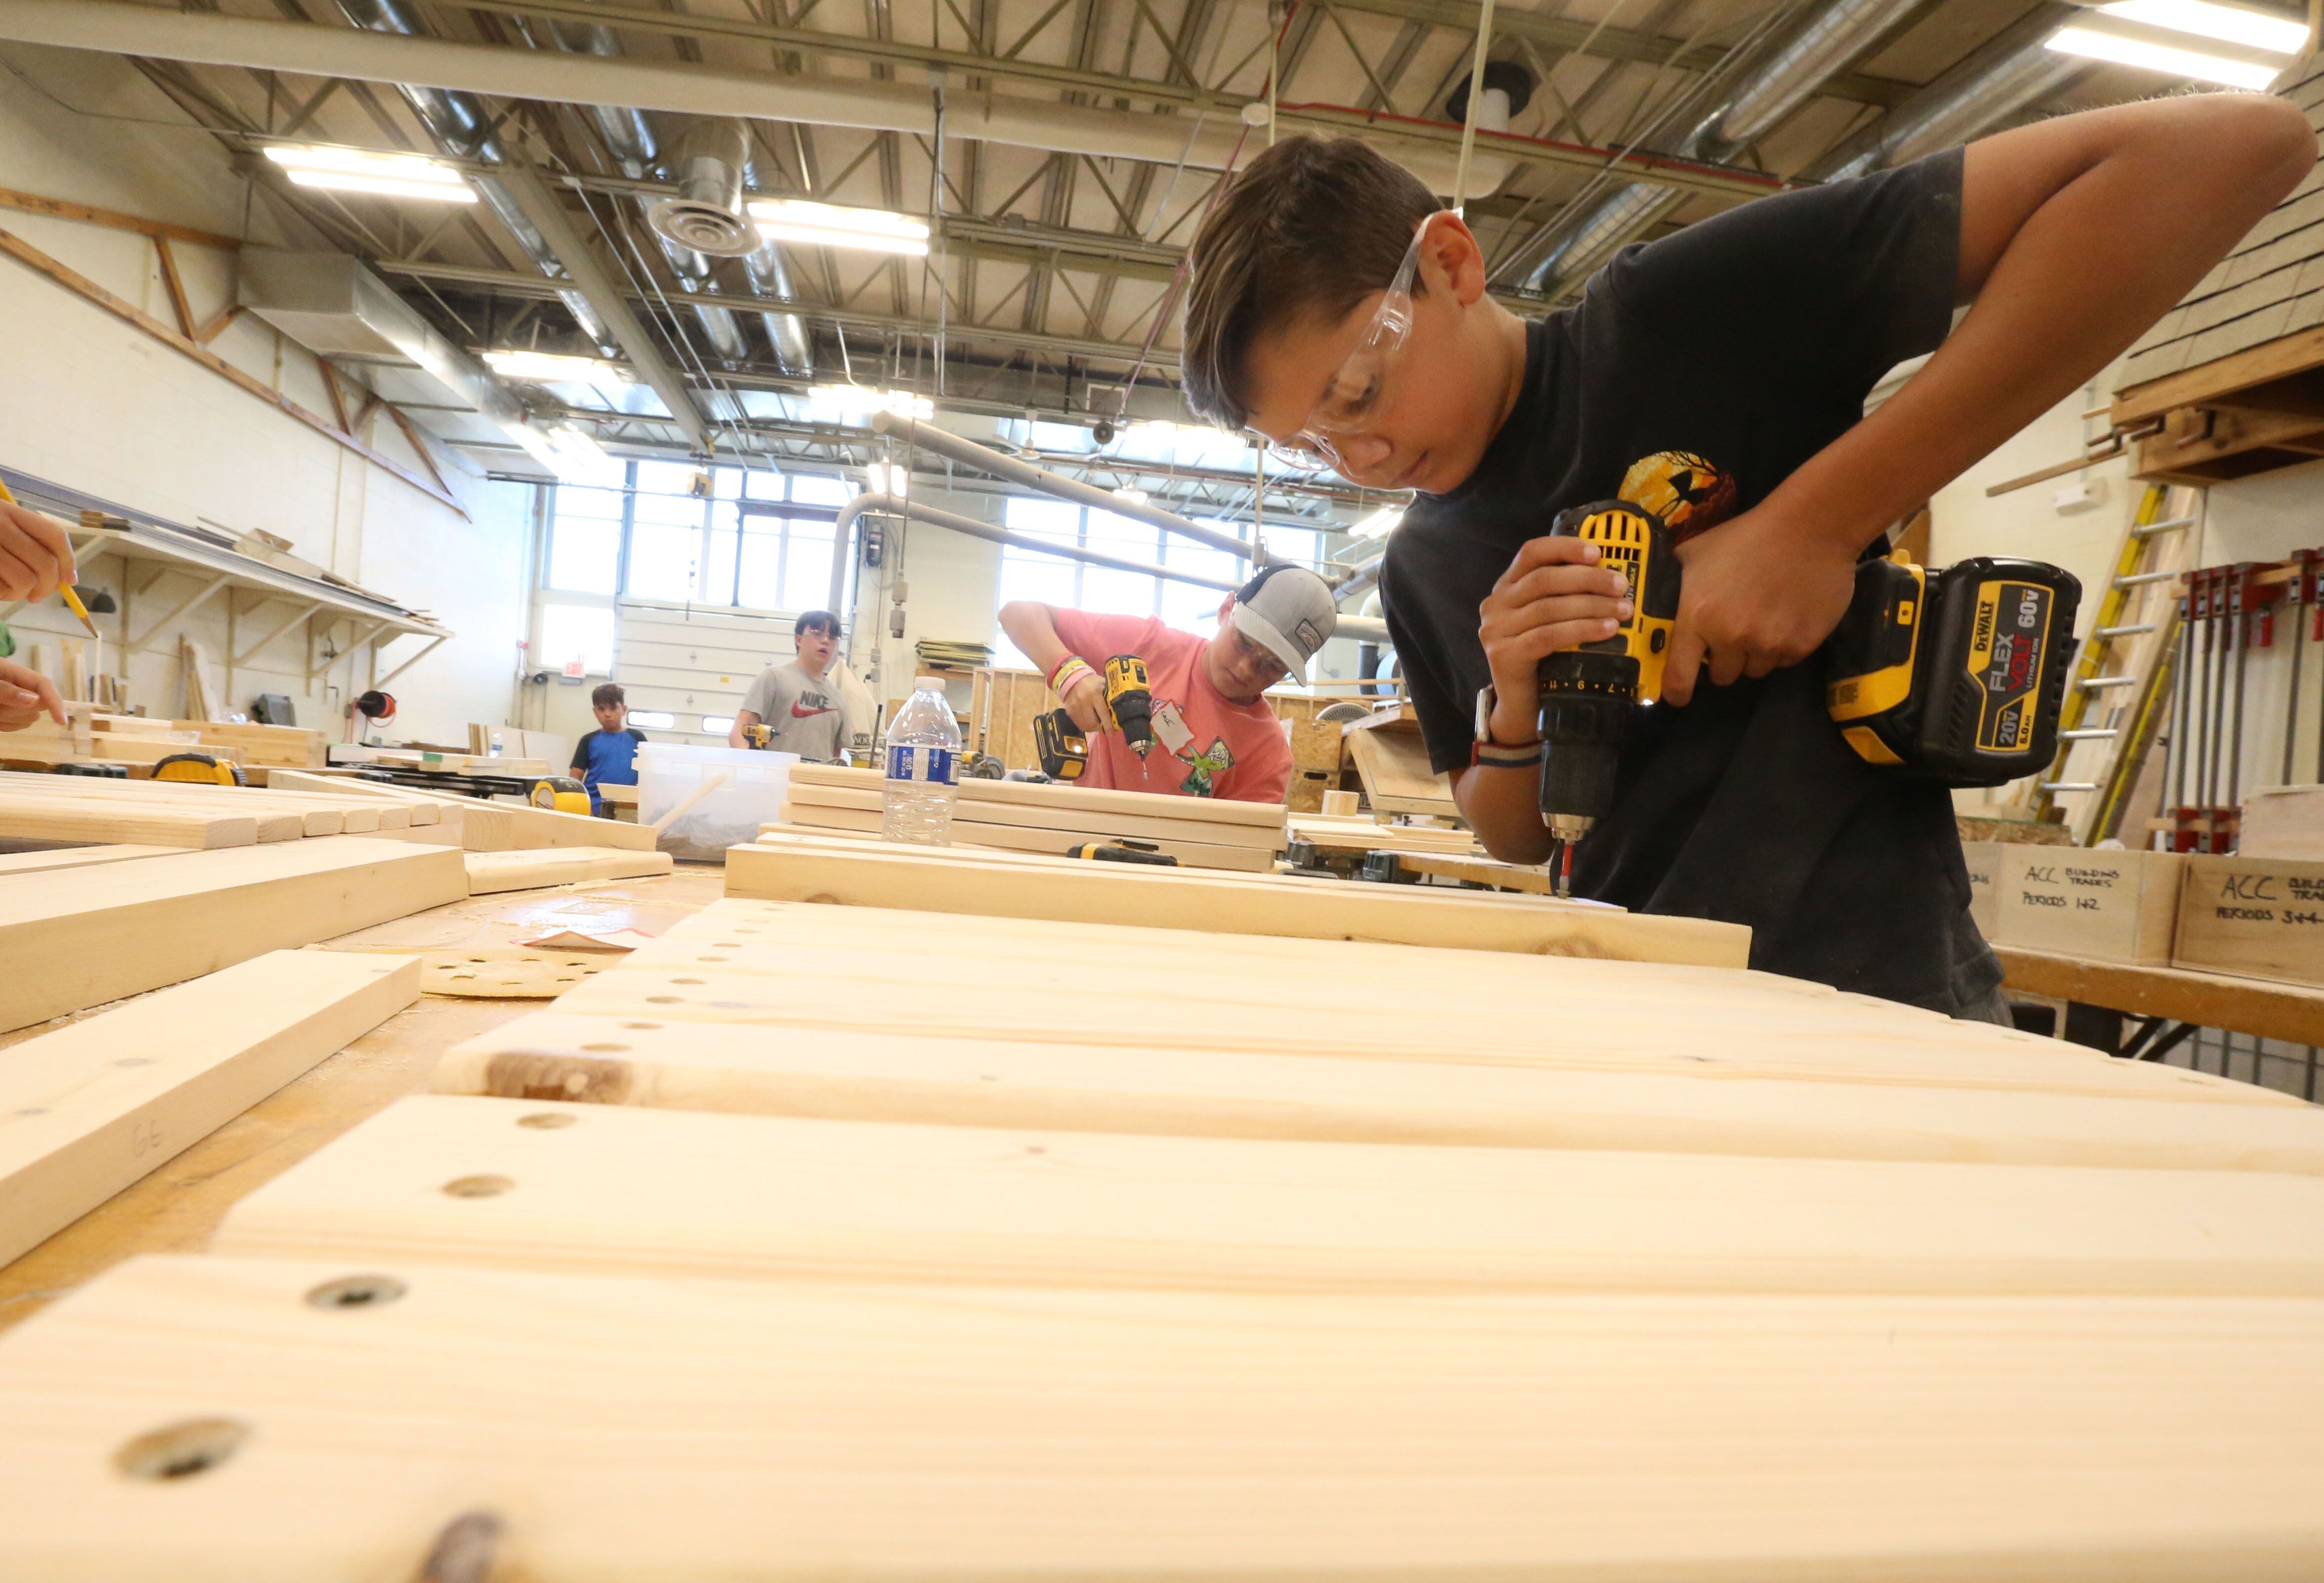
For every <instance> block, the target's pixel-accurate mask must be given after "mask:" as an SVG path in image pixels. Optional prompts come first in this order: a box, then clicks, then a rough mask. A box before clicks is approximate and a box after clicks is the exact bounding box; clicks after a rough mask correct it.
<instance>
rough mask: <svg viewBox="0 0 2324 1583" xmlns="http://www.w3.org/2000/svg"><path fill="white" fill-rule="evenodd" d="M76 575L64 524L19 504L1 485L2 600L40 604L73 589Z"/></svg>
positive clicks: (0, 589) (0, 558) (0, 585)
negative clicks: (67, 589) (21, 600)
mask: <svg viewBox="0 0 2324 1583" xmlns="http://www.w3.org/2000/svg"><path fill="white" fill-rule="evenodd" d="M75 575H76V569H75V567H74V566H73V552H72V541H71V540H70V539H69V538H68V537H67V536H66V534H65V526H64V524H63V523H60V522H58V521H57V520H56V519H55V518H54V517H51V516H43V515H42V514H41V513H39V512H37V511H28V510H26V509H25V508H24V507H23V506H21V505H16V504H15V503H14V501H13V500H11V499H10V498H9V497H8V492H7V486H5V485H0V600H7V599H23V600H26V601H28V602H30V603H32V604H35V605H37V604H39V603H41V602H42V600H44V599H47V598H49V597H51V596H53V595H54V594H55V593H56V592H57V591H58V590H59V589H60V588H70V587H71V586H72V583H73V579H74V577H75Z"/></svg>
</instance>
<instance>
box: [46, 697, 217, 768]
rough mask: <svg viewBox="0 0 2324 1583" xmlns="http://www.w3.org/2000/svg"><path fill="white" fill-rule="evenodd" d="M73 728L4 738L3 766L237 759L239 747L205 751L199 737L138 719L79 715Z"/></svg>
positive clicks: (170, 724)
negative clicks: (197, 756)
mask: <svg viewBox="0 0 2324 1583" xmlns="http://www.w3.org/2000/svg"><path fill="white" fill-rule="evenodd" d="M71 718H72V725H71V726H70V727H59V726H58V725H57V724H56V723H55V722H54V721H52V720H49V719H45V718H43V719H40V720H36V721H34V722H33V723H32V725H31V726H29V727H25V728H24V729H23V730H22V731H10V732H7V733H5V734H0V764H39V765H50V764H153V763H156V762H157V761H159V760H161V759H165V758H169V757H171V755H173V754H180V753H193V752H201V753H207V754H210V755H211V756H212V757H213V758H224V759H235V760H239V759H240V757H241V749H240V748H239V747H237V746H235V745H231V744H229V745H223V746H218V747H207V746H203V745H201V738H200V737H199V736H198V735H197V734H196V733H195V732H194V731H192V730H190V729H188V730H180V729H179V728H178V727H177V726H176V724H175V723H174V722H171V721H167V720H147V719H143V718H141V717H138V716H135V715H111V714H101V713H93V712H83V711H80V710H75V711H73V712H72V715H71Z"/></svg>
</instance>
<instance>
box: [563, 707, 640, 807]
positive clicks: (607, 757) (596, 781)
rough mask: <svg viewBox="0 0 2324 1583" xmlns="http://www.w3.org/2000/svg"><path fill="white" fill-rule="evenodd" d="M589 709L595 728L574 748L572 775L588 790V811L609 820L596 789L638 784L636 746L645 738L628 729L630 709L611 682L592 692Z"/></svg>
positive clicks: (638, 732)
mask: <svg viewBox="0 0 2324 1583" xmlns="http://www.w3.org/2000/svg"><path fill="white" fill-rule="evenodd" d="M589 707H590V708H594V709H595V710H596V711H597V729H596V730H595V731H592V732H590V733H589V735H588V736H584V737H583V738H582V739H581V740H580V741H578V742H576V743H575V744H574V745H573V773H575V774H576V775H578V776H580V777H581V784H582V785H584V786H586V787H587V788H588V789H589V811H590V812H592V813H594V814H595V815H596V816H597V817H598V818H599V819H611V818H613V812H612V810H610V809H608V808H607V807H606V805H605V800H604V798H602V797H600V796H598V795H597V788H598V787H600V786H634V785H636V784H637V783H638V764H637V756H638V744H639V743H641V742H643V741H644V740H645V739H646V738H645V733H644V732H642V731H637V730H632V728H631V727H630V725H629V718H630V706H629V704H628V702H627V701H626V700H625V699H623V697H622V690H621V688H620V687H619V686H618V685H616V684H615V683H613V682H611V681H608V682H605V683H604V685H602V686H600V687H599V688H598V689H597V690H596V691H595V692H593V693H591V694H590V695H589Z"/></svg>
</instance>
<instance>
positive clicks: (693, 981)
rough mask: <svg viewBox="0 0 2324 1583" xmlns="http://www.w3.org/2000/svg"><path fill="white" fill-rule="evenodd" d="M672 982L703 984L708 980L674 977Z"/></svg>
mask: <svg viewBox="0 0 2324 1583" xmlns="http://www.w3.org/2000/svg"><path fill="white" fill-rule="evenodd" d="M670 982H671V983H672V984H702V983H705V982H707V981H706V980H705V979H700V978H673V979H671V980H670Z"/></svg>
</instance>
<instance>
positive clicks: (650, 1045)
mask: <svg viewBox="0 0 2324 1583" xmlns="http://www.w3.org/2000/svg"><path fill="white" fill-rule="evenodd" d="M1674 1065H1675V1063H1669V1062H1656V1061H1646V1062H1641V1063H1639V1065H1638V1069H1636V1070H1627V1071H1626V1070H1619V1069H1599V1070H1582V1069H1564V1068H1558V1067H1553V1066H1549V1065H1546V1064H1544V1065H1540V1066H1535V1067H1515V1066H1507V1065H1502V1066H1485V1065H1469V1064H1462V1063H1460V1062H1458V1061H1455V1060H1438V1061H1429V1060H1393V1059H1379V1060H1351V1059H1345V1058H1340V1057H1334V1056H1328V1055H1310V1054H1300V1055H1285V1054H1274V1053H1269V1052H1266V1051H1245V1050H1210V1049H1185V1048H1182V1047H1178V1046H1175V1045H1165V1044H1161V1043H1155V1044H1151V1045H1145V1046H1120V1045H1113V1046H1108V1047H1105V1048H1104V1049H1102V1050H1101V1051H1093V1050H1089V1049H1085V1048H1080V1047H1076V1046H1073V1045H1068V1044H1056V1043H1047V1042H1041V1041H1034V1040H1028V1039H1012V1038H1008V1037H1004V1036H994V1037H991V1038H985V1039H973V1040H972V1039H945V1038H920V1037H915V1036H912V1035H908V1034H895V1033H883V1032H862V1031H858V1030H853V1029H829V1030H822V1031H818V1032H815V1033H813V1034H811V1035H806V1036H799V1035H786V1034H778V1035H776V1036H773V1037H770V1036H769V1033H768V1031H767V1030H765V1029H763V1028H756V1027H723V1026H719V1025H717V1024H713V1023H642V1022H641V1020H640V1019H636V1018H623V1019H617V1018H612V1017H592V1016H582V1015H577V1014H571V1013H567V1012H563V1011H561V1010H556V1009H552V1010H550V1011H548V1012H543V1013H539V1014H535V1015H532V1016H528V1017H521V1018H519V1019H518V1020H516V1021H515V1022H512V1023H505V1024H503V1026H501V1027H499V1028H496V1029H494V1030H493V1031H492V1032H489V1033H486V1034H484V1035H481V1036H479V1037H477V1038H475V1039H471V1040H468V1041H465V1042H463V1043H461V1044H458V1045H456V1046H455V1047H454V1048H452V1049H451V1050H449V1051H447V1052H446V1053H445V1055H444V1058H443V1060H442V1061H441V1062H440V1063H439V1064H438V1067H437V1069H436V1073H435V1077H434V1078H433V1079H432V1081H431V1086H432V1087H433V1088H434V1089H435V1090H436V1091H437V1092H438V1093H439V1094H473V1095H490V1096H493V1097H500V1098H506V1099H572V1100H582V1101H587V1102H590V1103H595V1104H605V1105H638V1106H655V1107H658V1108H661V1109H669V1110H715V1111H727V1112H732V1113H734V1114H738V1115H758V1116H808V1117H821V1118H825V1119H832V1120H842V1121H893V1122H917V1123H922V1124H926V1125H944V1126H983V1127H1039V1128H1056V1129H1065V1130H1071V1131H1086V1132H1104V1133H1166V1134H1179V1135H1185V1136H1192V1137H1248V1138H1292V1139H1307V1140H1311V1141H1315V1142H1331V1143H1351V1142H1352V1143H1462V1144H1473V1145H1483V1146H1492V1147H1499V1148H1515V1149H1627V1150H1646V1151H1654V1152H1658V1153H1713V1154H1736V1155H1759V1156H1772V1157H1778V1158H1792V1157H1809V1158H1817V1159H1848V1160H1931V1161H1958V1162H1994V1163H2007V1164H2029V1165H2111V1166H2135V1167H2139V1168H2142V1169H2147V1170H2172V1171H2282V1172H2287V1173H2292V1174H2298V1175H2305V1176H2317V1175H2324V1113H2319V1112H2318V1111H2316V1110H2315V1109H2313V1108H2310V1107H2293V1106H2242V1105H2233V1106H2230V1105H2178V1104H2156V1103H2154V1097H2155V1095H2156V1090H2153V1089H2148V1090H2144V1091H2115V1092H2108V1093H2099V1094H2089V1093H2051V1092H2042V1091H2037V1090H2034V1089H2032V1088H1983V1089H1979V1088H1965V1087H1960V1086H1939V1085H1935V1084H1930V1085H1926V1086H1908V1085H1905V1084H1901V1083H1879V1082H1855V1083H1841V1082H1831V1081H1819V1080H1813V1079H1811V1078H1803V1077H1794V1078H1784V1077H1779V1076H1776V1075H1774V1074H1773V1073H1771V1072H1768V1071H1765V1070H1753V1071H1749V1072H1747V1073H1745V1074H1742V1075H1743V1076H1745V1077H1746V1078H1748V1080H1742V1081H1738V1080H1734V1079H1735V1078H1736V1077H1737V1076H1738V1074H1737V1073H1736V1072H1735V1070H1734V1069H1732V1068H1722V1069H1714V1070H1713V1072H1712V1073H1711V1074H1707V1075H1696V1074H1695V1073H1693V1072H1690V1071H1687V1070H1684V1069H1674Z"/></svg>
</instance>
